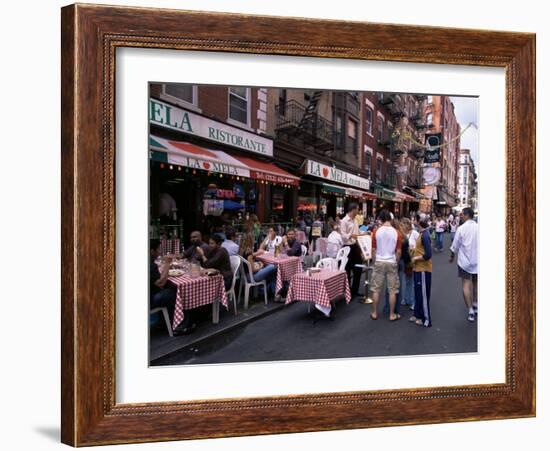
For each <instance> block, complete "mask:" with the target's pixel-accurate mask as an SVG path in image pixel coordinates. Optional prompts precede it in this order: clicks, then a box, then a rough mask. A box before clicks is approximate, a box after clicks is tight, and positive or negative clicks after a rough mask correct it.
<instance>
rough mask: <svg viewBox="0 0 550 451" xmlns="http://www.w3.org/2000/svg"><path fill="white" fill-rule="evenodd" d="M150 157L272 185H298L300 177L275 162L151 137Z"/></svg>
mask: <svg viewBox="0 0 550 451" xmlns="http://www.w3.org/2000/svg"><path fill="white" fill-rule="evenodd" d="M149 150H150V154H149V156H150V158H151V159H152V160H155V161H161V162H165V163H171V164H176V165H180V166H185V167H189V168H193V169H199V170H202V171H209V172H216V173H222V174H229V175H236V176H241V177H249V178H253V179H256V180H263V181H267V182H270V183H280V184H282V185H293V186H298V184H299V181H300V178H299V177H296V176H294V175H292V174H290V173H288V172H286V171H285V170H283V169H281V168H279V167H277V166H275V165H274V164H272V163H266V162H263V161H258V160H255V159H253V158H248V157H240V156H239V157H236V156H232V155H229V154H227V153H225V152H223V151H221V150H213V149H208V148H205V147H201V146H197V145H195V144H191V143H188V142H183V141H175V140H169V139H164V138H159V137H158V136H150V137H149Z"/></svg>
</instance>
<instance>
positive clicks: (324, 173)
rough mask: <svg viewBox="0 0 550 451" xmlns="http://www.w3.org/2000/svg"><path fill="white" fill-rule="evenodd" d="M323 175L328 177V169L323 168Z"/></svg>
mask: <svg viewBox="0 0 550 451" xmlns="http://www.w3.org/2000/svg"><path fill="white" fill-rule="evenodd" d="M323 177H328V169H327V168H323Z"/></svg>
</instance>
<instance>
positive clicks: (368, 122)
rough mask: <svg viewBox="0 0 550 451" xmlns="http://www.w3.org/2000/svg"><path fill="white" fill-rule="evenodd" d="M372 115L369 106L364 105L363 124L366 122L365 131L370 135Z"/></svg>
mask: <svg viewBox="0 0 550 451" xmlns="http://www.w3.org/2000/svg"><path fill="white" fill-rule="evenodd" d="M373 115H374V112H373V111H372V108H371V107H366V109H365V124H366V130H367V133H368V134H369V135H370V136H372V116H373Z"/></svg>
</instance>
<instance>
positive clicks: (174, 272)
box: [168, 269, 183, 277]
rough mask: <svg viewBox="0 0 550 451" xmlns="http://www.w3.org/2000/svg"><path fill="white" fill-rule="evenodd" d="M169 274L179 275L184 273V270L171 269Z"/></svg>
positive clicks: (172, 275)
mask: <svg viewBox="0 0 550 451" xmlns="http://www.w3.org/2000/svg"><path fill="white" fill-rule="evenodd" d="M168 275H169V276H170V277H179V276H182V275H183V271H182V270H181V269H171V270H169V271H168Z"/></svg>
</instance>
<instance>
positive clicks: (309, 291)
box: [286, 270, 351, 307]
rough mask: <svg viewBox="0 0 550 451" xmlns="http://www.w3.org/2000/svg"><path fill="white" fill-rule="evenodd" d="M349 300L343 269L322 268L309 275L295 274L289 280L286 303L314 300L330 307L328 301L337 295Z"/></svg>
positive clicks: (346, 279)
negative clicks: (329, 269) (330, 269)
mask: <svg viewBox="0 0 550 451" xmlns="http://www.w3.org/2000/svg"><path fill="white" fill-rule="evenodd" d="M342 294H344V297H345V298H346V303H348V304H349V301H350V300H351V292H350V289H349V285H348V277H347V275H346V273H345V272H343V271H328V270H323V271H321V272H318V273H316V274H313V275H311V276H308V275H307V273H302V274H296V275H295V276H294V277H293V278H292V280H291V281H290V287H289V288H288V295H287V297H286V304H289V303H290V302H293V301H305V302H315V303H316V304H319V305H322V306H324V307H331V305H330V301H332V300H334V299H336V298H337V297H338V296H342Z"/></svg>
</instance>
